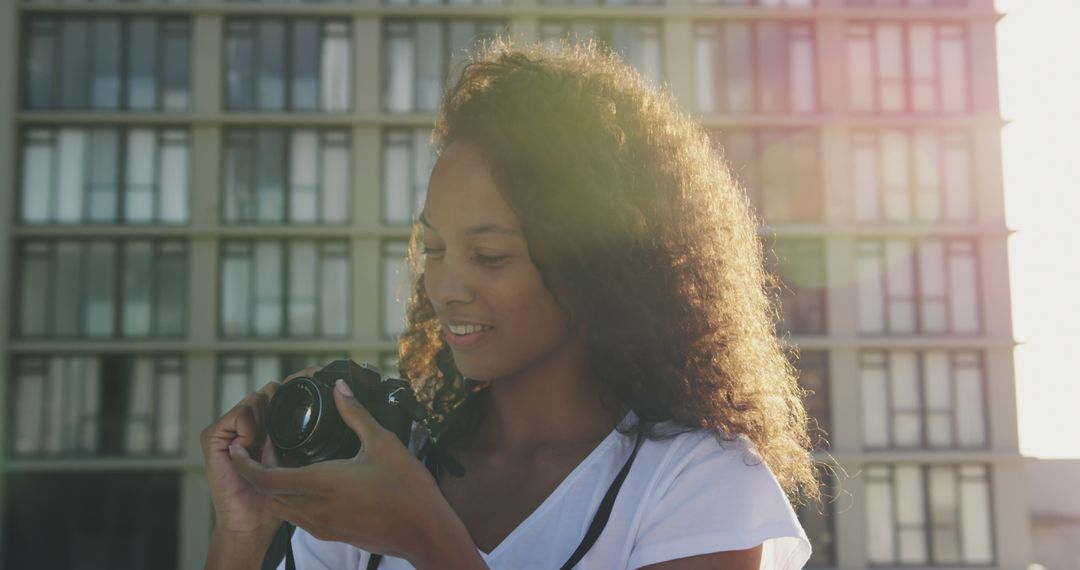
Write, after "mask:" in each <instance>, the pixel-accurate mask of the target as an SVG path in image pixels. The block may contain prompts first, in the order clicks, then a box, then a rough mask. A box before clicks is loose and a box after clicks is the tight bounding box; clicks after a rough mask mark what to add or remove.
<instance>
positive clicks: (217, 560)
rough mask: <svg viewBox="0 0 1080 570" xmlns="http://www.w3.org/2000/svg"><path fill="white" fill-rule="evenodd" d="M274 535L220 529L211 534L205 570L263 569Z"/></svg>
mask: <svg viewBox="0 0 1080 570" xmlns="http://www.w3.org/2000/svg"><path fill="white" fill-rule="evenodd" d="M273 538H274V533H272V532H271V533H269V534H267V533H236V532H228V531H223V530H221V529H220V528H218V527H215V528H214V531H213V533H211V534H210V551H209V552H208V553H207V555H206V565H205V566H204V568H205V570H242V569H245V568H250V569H253V570H259V569H260V568H262V562H263V557H265V556H266V550H267V549H268V548H270V542H271V541H272V540H273Z"/></svg>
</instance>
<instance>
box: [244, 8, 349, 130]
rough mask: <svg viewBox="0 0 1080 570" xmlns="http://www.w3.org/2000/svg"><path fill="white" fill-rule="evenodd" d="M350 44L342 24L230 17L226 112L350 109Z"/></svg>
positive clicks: (331, 111) (347, 26) (342, 22)
mask: <svg viewBox="0 0 1080 570" xmlns="http://www.w3.org/2000/svg"><path fill="white" fill-rule="evenodd" d="M351 43H352V42H351V39H350V27H349V23H348V22H347V21H345V20H323V19H311V18H290V19H288V20H286V19H281V18H258V19H252V18H230V19H229V20H228V21H227V22H226V25H225V108H226V109H228V110H230V111H321V112H330V113H338V112H346V111H348V110H349V108H350V106H351V92H352V79H351V78H352V74H351V70H352V64H351V55H350V54H351V50H352V48H351Z"/></svg>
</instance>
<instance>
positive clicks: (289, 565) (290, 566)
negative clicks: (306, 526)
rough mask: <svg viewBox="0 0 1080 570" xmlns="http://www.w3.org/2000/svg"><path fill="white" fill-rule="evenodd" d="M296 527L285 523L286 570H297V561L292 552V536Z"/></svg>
mask: <svg viewBox="0 0 1080 570" xmlns="http://www.w3.org/2000/svg"><path fill="white" fill-rule="evenodd" d="M295 531H296V527H295V526H293V525H291V524H289V523H285V570H296V560H295V559H294V558H293V552H292V535H293V532H295Z"/></svg>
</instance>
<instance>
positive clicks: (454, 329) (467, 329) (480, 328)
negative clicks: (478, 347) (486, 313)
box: [446, 324, 493, 336]
mask: <svg viewBox="0 0 1080 570" xmlns="http://www.w3.org/2000/svg"><path fill="white" fill-rule="evenodd" d="M446 328H447V330H449V331H450V332H451V333H453V334H454V335H456V336H468V335H471V334H476V333H479V332H484V331H489V330H491V329H492V328H493V327H488V326H484V325H472V324H469V325H451V324H447V325H446Z"/></svg>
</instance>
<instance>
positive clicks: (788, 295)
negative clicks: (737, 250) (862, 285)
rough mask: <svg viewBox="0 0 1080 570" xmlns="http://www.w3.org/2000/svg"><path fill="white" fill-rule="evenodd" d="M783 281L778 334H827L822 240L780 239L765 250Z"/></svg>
mask: <svg viewBox="0 0 1080 570" xmlns="http://www.w3.org/2000/svg"><path fill="white" fill-rule="evenodd" d="M766 252H767V260H766V262H767V264H768V267H769V270H770V271H771V272H773V273H774V274H776V275H778V276H779V277H780V280H781V291H780V317H781V320H780V321H779V322H777V323H776V327H777V333H778V334H783V333H791V334H825V332H826V324H825V251H824V246H823V244H822V242H821V240H813V239H777V240H775V242H773V243H772V244H771V247H767V248H766Z"/></svg>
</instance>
